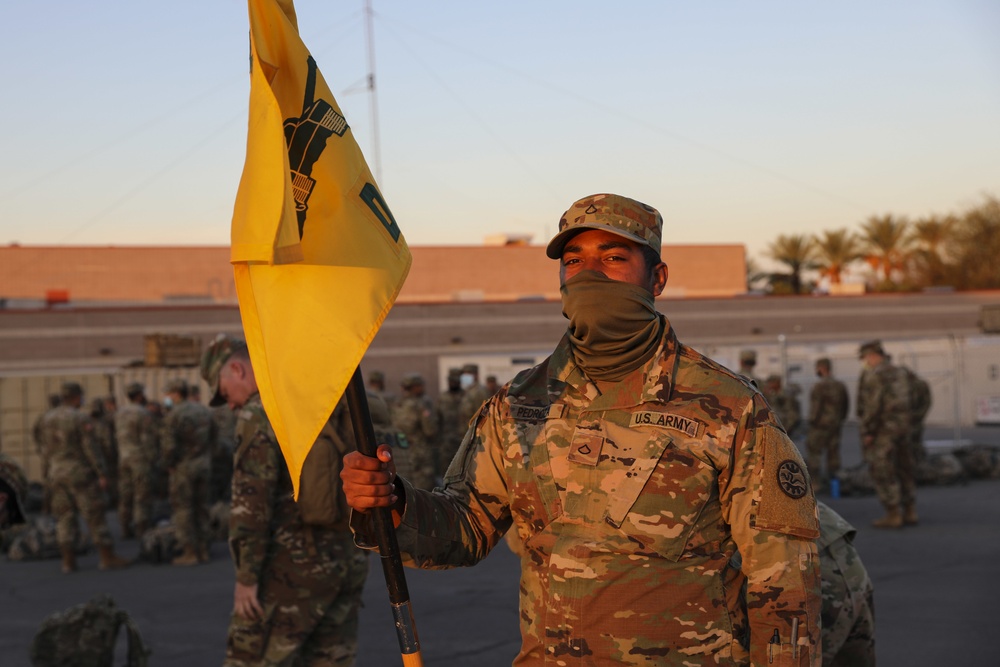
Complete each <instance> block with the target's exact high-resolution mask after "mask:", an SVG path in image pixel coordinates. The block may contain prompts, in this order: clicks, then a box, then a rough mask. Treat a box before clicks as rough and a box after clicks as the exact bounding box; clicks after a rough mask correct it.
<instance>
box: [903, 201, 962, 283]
mask: <svg viewBox="0 0 1000 667" xmlns="http://www.w3.org/2000/svg"><path fill="white" fill-rule="evenodd" d="M955 222H956V220H955V218H953V217H951V216H949V217H947V218H941V217H938V216H930V217H927V218H923V219H922V220H917V221H916V222H915V223H913V231H912V233H911V236H910V239H911V241H912V243H913V244H914V245H915V246H916V249H915V250H914V251H913V256H912V258H913V269H914V273H915V278H916V282H917V283H918V284H921V285H923V286H925V287H930V286H941V285H943V284H944V281H945V273H946V264H945V256H946V251H947V245H948V242H949V240H950V239H951V237H952V234H953V232H954V227H955Z"/></svg>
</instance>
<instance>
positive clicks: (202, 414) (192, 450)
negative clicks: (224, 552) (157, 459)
mask: <svg viewBox="0 0 1000 667" xmlns="http://www.w3.org/2000/svg"><path fill="white" fill-rule="evenodd" d="M187 396H188V389H187V383H186V382H185V381H184V380H171V381H170V383H169V384H167V398H169V399H170V402H171V403H172V407H171V408H170V411H169V412H167V415H166V417H165V418H164V422H163V460H164V462H165V463H166V465H167V470H168V471H169V474H170V507H171V510H172V514H171V520H172V522H173V524H174V531H175V534H176V536H177V545H178V546H179V547H181V553H180V555H178V556H177V557H176V558H174V560H173V564H174V565H197V564H198V563H205V562H208V546H209V543H210V541H211V536H210V532H209V525H208V521H209V517H208V480H209V477H210V476H211V465H212V463H211V452H212V446H213V443H214V441H215V438H216V431H215V421H214V420H213V419H212V413H211V412H210V411H209V409H208V408H206V407H205V406H204V405H202V404H201V403H192V402H191V401H189V400H187Z"/></svg>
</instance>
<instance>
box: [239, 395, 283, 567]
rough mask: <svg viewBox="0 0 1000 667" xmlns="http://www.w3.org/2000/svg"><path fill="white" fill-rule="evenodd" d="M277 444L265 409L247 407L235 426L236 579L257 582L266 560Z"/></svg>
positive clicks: (278, 472)
mask: <svg viewBox="0 0 1000 667" xmlns="http://www.w3.org/2000/svg"><path fill="white" fill-rule="evenodd" d="M278 456H280V454H279V452H278V446H277V444H276V442H275V440H274V436H273V434H272V433H271V429H270V426H269V425H268V423H267V417H266V416H265V415H264V411H263V408H262V407H260V406H259V402H258V404H257V405H256V406H253V405H250V406H247V407H246V408H244V410H243V412H242V413H241V414H240V417H239V422H238V423H237V425H236V452H235V455H234V457H233V499H232V509H231V511H230V515H229V549H230V551H231V552H232V556H233V564H234V566H235V567H236V580H237V581H238V582H239V583H241V584H245V585H253V584H256V583H257V582H258V581H259V579H260V576H261V573H262V571H263V568H264V564H265V561H266V559H267V555H268V551H269V547H270V541H271V532H272V531H271V518H272V514H273V508H274V504H275V497H276V491H277V486H278V478H279V475H280V464H279V461H278Z"/></svg>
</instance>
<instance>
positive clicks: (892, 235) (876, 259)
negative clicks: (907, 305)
mask: <svg viewBox="0 0 1000 667" xmlns="http://www.w3.org/2000/svg"><path fill="white" fill-rule="evenodd" d="M908 228H909V223H908V222H907V221H906V219H905V218H898V219H897V218H893V217H892V216H891V215H883V216H877V215H873V216H872V217H870V218H868V220H866V221H865V223H864V224H862V225H861V242H862V243H863V244H864V246H865V259H866V260H867V261H868V264H869V265H870V266H871V267H872V269H874V270H875V272H876V275H877V274H878V272H879V271H880V270H881V272H882V278H883V281H884V282H886V283H889V282H891V281H892V275H893V273H894V272H899V271H902V270H903V269H904V268H905V267H906V260H907V258H908V256H909V255H908V252H907V248H908V245H909V236H908V235H907V230H908Z"/></svg>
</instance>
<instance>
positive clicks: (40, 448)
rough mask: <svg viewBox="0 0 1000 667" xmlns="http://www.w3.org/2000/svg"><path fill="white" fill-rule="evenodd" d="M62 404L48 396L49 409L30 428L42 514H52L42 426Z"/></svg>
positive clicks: (54, 395) (47, 461)
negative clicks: (39, 465) (38, 465)
mask: <svg viewBox="0 0 1000 667" xmlns="http://www.w3.org/2000/svg"><path fill="white" fill-rule="evenodd" d="M61 403H62V399H61V398H60V397H59V394H50V395H49V409H48V410H46V411H45V412H43V413H42V414H40V415H38V418H36V419H35V423H34V425H33V426H32V428H31V435H32V438H33V439H34V441H35V451H36V452H37V453H38V458H39V459H40V460H41V462H42V489H43V490H42V514H52V496H51V494H50V493H49V488H50V486H49V459H48V457H47V456H46V455H45V445H44V442H43V437H44V436H43V431H42V424H43V423H44V422H45V418H46V416H47V415H48V414H49V413H50V412H51V411H53V410H55V409H56V408H58V407H59V405H60V404H61Z"/></svg>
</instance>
